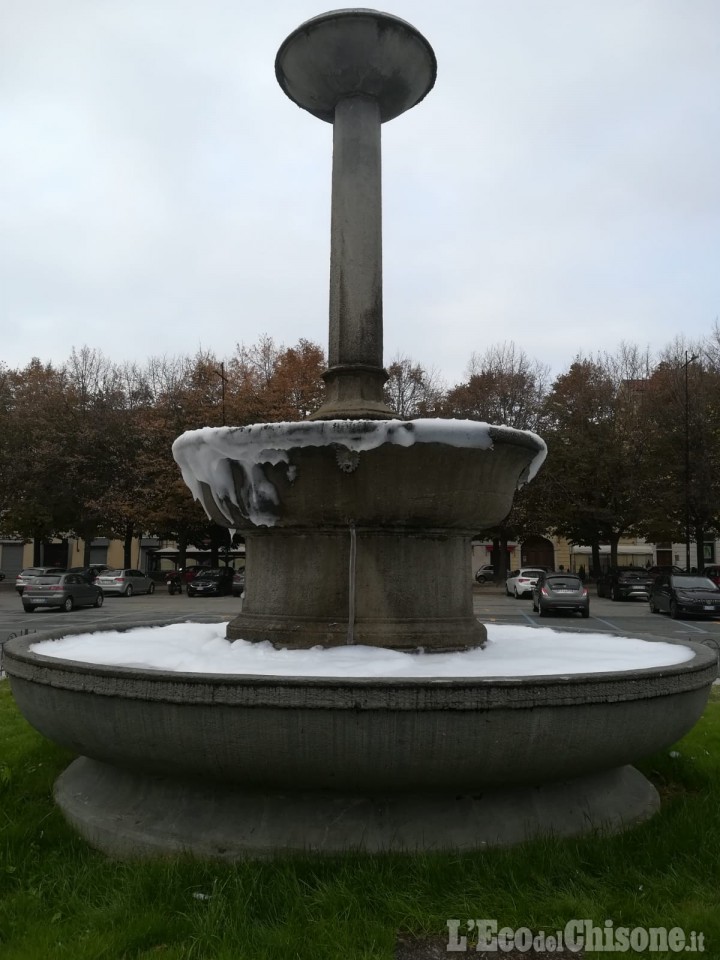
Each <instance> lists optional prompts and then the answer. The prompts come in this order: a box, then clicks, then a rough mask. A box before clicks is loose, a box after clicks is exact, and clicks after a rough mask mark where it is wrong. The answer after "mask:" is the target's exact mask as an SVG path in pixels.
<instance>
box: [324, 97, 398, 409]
mask: <svg viewBox="0 0 720 960" xmlns="http://www.w3.org/2000/svg"><path fill="white" fill-rule="evenodd" d="M382 325H383V316H382V187H381V151H380V106H379V104H378V101H377V99H376V98H374V97H366V96H356V97H346V98H345V99H344V100H341V101H340V102H339V103H338V105H337V106H336V108H335V119H334V123H333V176H332V219H331V233H330V336H329V350H328V362H329V368H328V370H327V371H326V373H325V377H324V378H325V382H326V384H327V400H326V401H325V403H324V404H323V407H322V409H321V410H319V411H318V412H317V413H316V414H315V415H314V416H313V417H311V419H328V420H329V419H355V418H362V419H373V418H382V419H385V418H387V417H392V416H393V411H392V410H391V409H390V407H388V406H387V404H386V403H385V402H384V400H383V384H384V383H385V381H386V379H387V373H386V372H385V370H384V369H383V329H382Z"/></svg>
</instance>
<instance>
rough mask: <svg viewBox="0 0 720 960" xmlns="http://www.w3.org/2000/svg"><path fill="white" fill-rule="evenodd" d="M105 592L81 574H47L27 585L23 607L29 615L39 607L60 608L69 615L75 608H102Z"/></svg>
mask: <svg viewBox="0 0 720 960" xmlns="http://www.w3.org/2000/svg"><path fill="white" fill-rule="evenodd" d="M103 600H104V597H103V592H102V590H100V588H99V587H96V586H95V584H94V583H90V581H89V580H87V579H86V578H85V577H83V576H82V575H81V574H79V573H57V574H55V575H52V574H45V575H44V576H39V577H34V578H33V579H32V580H31V581H30V582H29V583H26V584H25V589H24V590H23V594H22V603H23V607H24V608H25V610H26V611H27V612H28V613H32V612H33V611H34V610H37V609H38V607H60V608H61V609H62V610H65V611H67V613H69V612H70V611H71V610H74V609H75V607H101V606H102V605H103Z"/></svg>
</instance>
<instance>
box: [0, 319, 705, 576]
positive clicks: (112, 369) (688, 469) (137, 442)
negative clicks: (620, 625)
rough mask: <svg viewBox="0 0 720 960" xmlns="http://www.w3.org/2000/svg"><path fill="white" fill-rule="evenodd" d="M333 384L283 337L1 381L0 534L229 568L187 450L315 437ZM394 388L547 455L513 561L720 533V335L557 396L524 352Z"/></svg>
mask: <svg viewBox="0 0 720 960" xmlns="http://www.w3.org/2000/svg"><path fill="white" fill-rule="evenodd" d="M688 358H691V359H690V362H688V363H687V364H686V359H688ZM324 368H325V358H324V356H323V352H322V350H321V349H320V348H319V347H318V346H317V345H316V344H313V343H310V342H309V341H306V340H300V341H299V342H298V343H297V344H296V345H295V346H294V347H291V348H286V347H284V346H281V345H278V344H276V343H275V341H273V339H272V338H271V337H262V338H260V340H259V341H258V342H257V343H254V344H251V345H249V346H247V345H244V344H238V346H237V348H236V350H235V353H234V354H233V355H232V356H231V357H229V358H222V359H221V358H218V357H217V356H215V355H214V354H213V353H211V352H208V351H201V352H199V353H198V354H196V355H195V356H194V357H192V358H188V357H153V358H150V359H149V360H148V361H147V363H146V364H145V365H144V366H139V365H135V364H124V365H116V364H113V363H111V362H110V361H109V360H108V359H107V358H105V357H103V356H102V355H101V354H99V353H98V352H96V351H92V350H90V349H88V348H82V349H81V350H79V351H75V350H73V352H72V354H71V357H70V358H69V360H68V361H67V362H66V363H65V364H63V365H62V366H59V367H56V366H54V365H53V364H43V363H42V362H41V361H40V360H33V361H32V362H31V363H30V364H28V365H27V366H26V367H25V368H23V369H20V370H8V369H7V368H4V367H2V366H0V532H2V534H3V535H5V536H19V537H22V538H24V539H33V540H35V542H36V543H37V544H38V545H39V544H40V543H41V541H42V540H44V539H48V538H50V537H52V536H69V535H71V536H77V537H79V538H81V539H83V540H84V541H85V542H86V550H87V551H88V552H87V554H86V556H85V558H84V561H85V562H87V561H88V559H89V543H90V541H91V540H92V539H93V538H94V537H98V536H106V537H113V538H120V539H122V540H123V541H124V542H125V545H126V558H125V559H126V565H127V566H131V565H132V563H131V558H130V544H131V542H132V539H133V537H134V536H138V535H142V534H146V535H155V536H158V537H161V538H162V539H171V540H175V541H177V542H178V544H179V547H180V551H181V553H182V551H184V550H185V549H186V548H187V546H189V545H193V544H194V545H203V546H207V545H208V544H210V545H211V549H212V550H213V551H214V552H215V553H217V551H218V550H220V549H221V548H222V547H223V546H226V545H227V544H228V532H227V531H226V530H225V529H223V528H219V527H217V526H216V525H214V524H211V523H209V521H208V520H207V518H206V516H205V514H204V512H203V510H202V509H201V508H200V507H199V505H198V504H197V503H195V502H194V501H193V499H192V497H191V495H190V492H189V490H188V489H187V487H186V486H185V484H184V483H183V481H182V477H181V475H180V472H179V470H178V468H177V466H176V464H175V462H174V460H173V458H172V455H171V446H172V443H173V441H174V440H175V439H176V437H177V436H179V435H180V434H181V433H183V432H184V431H186V430H192V429H196V428H199V427H204V426H221V425H223V423H228V424H233V425H239V426H242V425H245V424H250V423H258V422H280V421H297V420H301V419H304V418H305V417H307V416H308V415H309V414H310V413H311V412H312V411H313V410H315V409H317V408H318V407H319V406H320V404H321V403H322V399H323V395H324V381H323V378H322V373H323V371H324ZM388 373H389V379H388V382H387V385H386V399H387V402H388V403H389V404H390V405H391V406H392V407H393V408H394V409H396V410H397V412H398V415H400V416H401V417H403V418H411V417H417V416H443V417H458V418H464V419H474V420H483V421H486V422H490V423H503V424H506V425H508V426H512V427H516V428H518V429H529V430H533V431H535V432H537V433H539V434H540V435H541V436H542V437H543V438H544V439H545V441H546V443H547V445H548V457H547V460H546V463H545V465H544V467H543V469H542V470H541V471H540V473H539V474H538V476H537V477H536V478H535V480H534V481H533V482H532V483H531V484H529V485H527V486H526V487H523V489H522V490H520V491H519V493H518V494H517V496H516V497H515V502H514V505H513V508H512V511H511V512H510V514H509V515H508V517H507V518H505V520H504V521H503V523H501V524H499V525H498V527H497V528H496V529H494V530H492V531H485V532H482V533H484V535H490V536H492V537H493V538H494V539H495V541H496V544H497V546H498V553H499V555H501V556H504V555H505V551H504V550H503V549H502V548H503V546H504V545H506V544H507V541H508V540H509V539H514V540H522V539H524V538H526V537H528V536H530V535H533V534H538V535H546V534H548V533H552V534H555V535H558V536H562V537H565V538H567V539H568V540H570V542H572V543H577V544H589V545H590V546H591V547H592V549H593V566H594V567H595V568H597V567H598V565H599V548H600V544H609V545H610V549H611V560H612V561H614V560H616V558H617V545H618V543H619V541H620V539H621V538H622V537H624V536H629V535H630V536H631V535H635V536H644V537H646V538H647V539H648V540H651V541H662V540H671V541H675V542H678V541H682V540H684V537H685V522H686V519H687V520H688V521H689V525H690V529H691V534H692V539H693V540H694V541H695V542H697V543H699V544H703V543H704V542H705V540H706V538H712V537H714V536H717V535H718V533H719V532H720V515H719V514H720V329H718V326H717V325H716V327H715V329H714V330H713V332H712V334H711V335H710V336H709V337H708V338H706V339H705V340H703V341H701V342H697V343H685V342H684V341H683V340H681V339H679V340H678V341H676V342H675V343H673V344H671V345H669V346H668V347H666V348H665V350H663V351H662V352H661V353H660V354H659V355H658V356H657V357H651V356H650V354H649V353H648V351H641V350H640V349H639V348H637V347H634V346H632V345H627V344H621V345H620V347H619V348H618V349H617V350H616V351H615V353H613V354H602V355H587V356H586V355H578V356H577V357H576V358H575V359H574V360H573V362H572V364H571V365H570V366H569V368H568V369H567V370H565V371H563V372H561V373H560V374H559V375H558V376H556V377H555V379H554V380H553V381H552V382H551V381H550V375H549V370H548V369H547V367H545V366H543V365H542V364H539V363H537V362H535V361H533V360H532V359H531V358H530V357H528V356H527V354H526V353H525V352H524V351H523V350H522V349H519V348H518V347H517V346H516V345H515V344H512V343H504V344H500V345H495V346H492V347H490V348H489V349H488V350H486V351H485V352H484V353H474V354H472V355H471V358H470V361H469V363H468V368H467V373H466V377H465V379H464V380H463V381H462V382H461V383H459V384H456V385H455V386H453V387H452V388H450V389H448V388H447V387H446V386H445V385H444V384H443V383H442V381H441V379H440V377H439V375H438V374H437V372H436V371H433V370H427V369H425V368H423V367H422V366H421V365H420V364H417V363H415V362H413V361H412V360H411V359H410V358H409V357H407V356H398V357H396V358H395V359H394V360H393V361H392V362H391V363H390V364H389V366H388ZM686 375H687V381H686ZM686 384H687V391H686V389H685V388H686ZM686 424H687V430H686ZM481 495H482V491H478V496H481ZM480 533H481V531H478V534H480Z"/></svg>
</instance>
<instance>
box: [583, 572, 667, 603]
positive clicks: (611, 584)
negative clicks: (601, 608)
mask: <svg viewBox="0 0 720 960" xmlns="http://www.w3.org/2000/svg"><path fill="white" fill-rule="evenodd" d="M654 582H655V577H654V576H653V575H652V574H651V573H650V572H649V571H648V570H647V568H646V567H610V569H609V570H607V571H606V573H604V574H603V575H602V576H601V577H600V578H599V580H598V582H597V595H598V596H599V597H610V599H611V600H647V599H648V597H649V596H650V589H651V587H652V585H653V583H654Z"/></svg>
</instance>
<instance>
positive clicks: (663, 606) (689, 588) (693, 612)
mask: <svg viewBox="0 0 720 960" xmlns="http://www.w3.org/2000/svg"><path fill="white" fill-rule="evenodd" d="M650 610H651V612H652V613H669V614H670V616H671V617H672V618H673V620H677V618H678V617H704V618H706V619H708V618H710V617H720V587H718V585H717V584H716V583H713V582H712V580H710V579H709V578H708V577H705V576H702V575H699V574H682V575H680V574H674V573H670V574H663V576H661V577H658V578H657V580H656V581H655V583H654V584H653V588H652V590H651V591H650Z"/></svg>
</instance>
